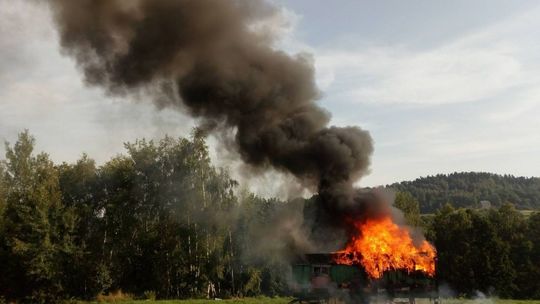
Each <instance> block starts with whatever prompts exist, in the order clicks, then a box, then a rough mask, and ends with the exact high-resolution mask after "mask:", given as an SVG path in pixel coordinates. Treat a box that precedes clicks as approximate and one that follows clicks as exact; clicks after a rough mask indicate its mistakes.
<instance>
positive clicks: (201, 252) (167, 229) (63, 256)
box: [0, 131, 540, 304]
mask: <svg viewBox="0 0 540 304" xmlns="http://www.w3.org/2000/svg"><path fill="white" fill-rule="evenodd" d="M125 147H126V151H127V153H126V154H125V155H119V156H117V157H115V158H113V159H111V160H109V161H108V162H106V163H104V164H103V165H101V166H98V165H96V163H95V162H94V161H93V160H92V159H90V158H89V157H88V156H86V155H83V156H82V157H81V159H79V160H78V161H76V162H75V163H71V164H68V163H63V164H60V165H55V164H53V162H52V161H51V160H50V159H49V157H48V155H47V154H45V153H39V154H35V153H34V139H33V138H32V136H30V134H29V133H28V132H23V133H21V134H20V136H19V138H18V141H17V142H16V143H15V144H14V145H9V144H8V145H7V146H6V158H5V161H1V162H0V273H1V274H2V275H0V299H4V298H5V299H6V301H18V302H20V303H25V302H28V303H51V302H58V301H59V300H60V299H85V300H92V299H96V296H98V295H101V296H100V297H99V298H100V299H102V300H104V299H117V298H131V297H132V298H134V299H141V298H146V299H149V300H153V299H155V298H158V299H164V298H192V297H196V298H214V297H219V298H233V299H234V298H237V297H242V296H250V297H256V296H261V295H266V296H280V295H281V296H282V295H287V294H289V290H288V284H287V274H288V273H289V271H290V269H289V265H288V263H289V262H288V261H289V260H288V259H287V258H286V257H287V254H290V253H291V252H293V251H292V250H291V248H290V246H291V244H293V243H294V242H292V240H291V241H290V242H289V240H287V239H284V238H286V237H294V236H291V235H289V234H288V231H279V229H283V228H281V227H279V226H280V225H276V224H275V223H277V222H279V221H278V220H282V222H284V223H287V225H283V226H288V225H290V224H291V223H296V222H301V221H302V219H301V218H300V219H298V218H293V217H291V216H298V215H299V216H300V217H301V214H302V211H303V212H307V213H309V212H312V211H313V210H312V209H313V208H311V209H310V208H309V206H310V204H311V205H312V204H313V202H314V199H312V200H308V201H307V203H306V202H305V201H303V200H301V199H300V200H296V201H292V202H288V203H285V202H282V201H279V200H277V199H263V198H260V197H257V196H255V195H253V194H251V193H249V192H247V191H240V193H239V194H237V193H238V191H236V190H237V189H236V187H237V183H236V182H235V181H234V180H232V179H231V178H230V177H229V175H228V174H227V172H226V171H224V170H220V169H217V168H215V167H213V166H212V165H211V163H210V158H209V154H208V148H207V146H206V144H205V139H204V137H203V136H202V133H201V132H197V131H195V132H193V135H192V137H191V138H189V139H186V138H180V139H173V138H170V137H166V138H164V139H162V140H160V141H158V142H154V141H146V140H139V141H136V142H135V143H128V144H126V145H125ZM536 182H537V181H536V180H535V179H516V178H513V177H509V176H504V177H499V176H495V175H485V174H464V175H460V174H456V175H450V176H437V177H433V178H428V179H423V180H419V181H415V182H412V183H410V184H407V183H404V184H400V185H397V186H396V188H398V189H400V192H398V193H397V195H396V200H395V206H396V207H397V208H400V209H401V210H403V211H404V214H405V219H406V221H407V222H408V223H409V224H411V225H414V226H422V227H423V228H424V230H425V231H426V235H427V236H428V238H429V239H430V240H431V241H433V242H434V244H435V246H436V248H437V251H438V268H437V269H438V277H439V279H440V280H441V282H445V283H448V284H449V285H450V286H451V287H452V288H453V289H454V290H455V291H456V292H457V293H458V294H468V295H473V294H474V293H475V292H477V291H482V292H484V293H491V294H496V295H498V296H501V297H519V298H540V292H539V290H540V285H539V283H538V280H537V278H538V277H540V266H539V265H540V214H539V213H533V214H530V215H529V216H527V217H526V216H524V215H523V214H522V213H520V212H518V211H517V210H516V209H515V208H514V207H513V206H512V205H510V204H506V203H504V202H505V201H512V202H517V203H518V204H521V205H518V207H519V206H529V207H531V206H536V204H537V203H538V200H536V194H535V193H536V192H535V191H538V187H537V188H534V185H536V184H535V183H536ZM469 183H470V184H469ZM518 184H521V186H519V187H518ZM501 185H504V186H501ZM501 187H502V188H501ZM501 189H502V190H501ZM503 190H504V191H503ZM494 193H495V194H496V196H497V197H498V198H499V200H498V201H497V200H494V199H493V197H495V196H494ZM315 199H316V198H315ZM483 199H489V200H491V201H492V202H493V203H496V205H497V206H499V207H498V208H497V209H491V210H473V209H466V208H461V207H459V206H476V204H477V202H478V201H479V200H483ZM447 202H451V204H446V203H447ZM456 206H457V207H456ZM439 207H441V208H439ZM426 208H427V209H426ZM436 209H438V210H437V211H436V212H435V213H434V214H433V215H431V216H429V217H420V211H421V210H422V211H425V210H436ZM310 210H311V211H310ZM291 211H293V212H291ZM304 217H306V214H304ZM307 217H310V216H309V214H308V215H307ZM287 229H290V227H288V228H287ZM261 235H264V237H261ZM120 291H121V292H120ZM250 301H252V300H248V301H240V300H230V301H226V302H228V303H229V302H234V303H250ZM257 301H258V302H259V303H261V302H262V303H266V302H267V303H281V302H280V301H283V298H280V299H276V300H274V299H269V298H258V299H257ZM190 302H197V303H201V304H202V303H206V302H205V301H189V303H190ZM126 303H129V302H126ZM133 303H135V302H133ZM163 303H167V302H163ZM171 303H172V302H171ZM179 303H188V302H179Z"/></svg>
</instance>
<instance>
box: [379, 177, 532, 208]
mask: <svg viewBox="0 0 540 304" xmlns="http://www.w3.org/2000/svg"><path fill="white" fill-rule="evenodd" d="M388 187H390V188H393V189H395V190H397V191H408V192H410V193H411V194H412V195H413V196H414V197H416V198H417V199H418V201H419V202H420V209H421V212H422V213H432V212H434V211H436V210H437V209H438V208H440V207H441V206H443V205H444V204H446V203H450V204H451V205H453V206H455V207H478V206H479V205H480V201H484V200H485V201H490V202H491V205H492V206H495V207H496V206H500V205H501V204H502V203H505V202H510V203H512V204H514V205H515V206H516V208H518V209H540V178H537V177H533V178H527V177H515V176H512V175H497V174H491V173H477V172H464V173H452V174H449V175H444V174H439V175H435V176H428V177H422V178H418V179H416V180H414V181H407V182H401V183H395V184H392V185H389V186H388Z"/></svg>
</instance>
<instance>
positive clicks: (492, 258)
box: [395, 192, 540, 299]
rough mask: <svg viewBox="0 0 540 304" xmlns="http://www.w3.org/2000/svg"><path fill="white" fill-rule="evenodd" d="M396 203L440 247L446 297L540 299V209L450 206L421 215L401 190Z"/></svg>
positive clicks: (416, 204) (507, 205)
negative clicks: (529, 211)
mask: <svg viewBox="0 0 540 304" xmlns="http://www.w3.org/2000/svg"><path fill="white" fill-rule="evenodd" d="M395 205H396V206H397V207H398V208H400V209H401V210H403V212H404V213H405V218H406V221H407V222H408V223H409V224H411V226H419V227H421V228H422V229H423V231H424V233H425V235H426V237H427V239H428V240H429V241H430V242H432V243H433V244H434V245H435V248H436V249H437V266H436V269H437V281H438V284H439V290H440V293H441V295H442V296H452V297H455V296H465V297H474V296H476V295H477V294H478V293H482V294H485V295H491V296H497V297H501V298H513V299H539V298H540V281H539V280H538V278H540V213H539V212H535V213H532V214H531V215H530V216H526V215H524V214H523V213H521V212H519V210H517V209H516V208H515V207H514V206H513V205H512V204H510V203H505V204H503V205H502V206H500V207H498V208H490V209H478V208H463V207H457V208H456V207H454V206H452V205H451V204H446V205H444V206H443V207H442V208H441V209H439V210H437V211H436V212H435V213H434V214H430V215H421V214H420V203H419V201H418V200H417V199H416V198H415V197H414V196H413V195H411V194H410V193H408V192H400V193H398V194H397V196H396V201H395Z"/></svg>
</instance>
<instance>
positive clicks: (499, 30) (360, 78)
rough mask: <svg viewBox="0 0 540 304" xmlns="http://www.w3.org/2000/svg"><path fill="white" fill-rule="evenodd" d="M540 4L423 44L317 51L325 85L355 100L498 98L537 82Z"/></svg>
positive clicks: (421, 102) (433, 102)
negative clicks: (429, 44) (442, 41)
mask: <svg viewBox="0 0 540 304" xmlns="http://www.w3.org/2000/svg"><path fill="white" fill-rule="evenodd" d="M537 28H540V9H536V10H532V11H529V12H527V13H526V14H524V15H523V14H522V15H519V16H514V17H512V18H509V19H508V20H505V21H502V22H501V23H499V24H497V25H495V26H491V27H486V28H484V29H481V30H478V31H475V32H472V33H469V34H467V35H463V36H462V37H461V38H460V39H458V40H456V41H451V42H447V43H446V44H443V45H439V46H437V47H432V48H430V49H421V48H418V47H416V46H403V45H399V46H396V45H382V46H371V45H363V46H360V47H357V48H353V49H352V50H351V48H350V47H349V49H347V48H346V47H343V46H340V47H338V48H334V49H318V50H315V54H316V56H315V58H316V63H317V70H318V77H319V78H320V79H323V81H322V84H323V86H324V88H325V89H326V90H327V91H329V92H330V93H331V94H337V95H338V97H339V98H341V99H347V100H351V102H358V103H387V104H418V105H437V104H449V103H464V102H471V101H478V100H485V99H491V98H497V97H498V96H499V95H501V94H503V93H505V92H506V91H508V90H514V89H515V90H519V89H521V87H522V86H523V85H529V86H532V85H536V86H537V85H539V84H540V77H539V76H538V75H537V74H538V71H539V70H540V62H539V61H538V60H534V61H532V62H531V61H530V60H529V59H530V57H533V59H534V57H535V54H537V53H538V52H539V51H540V46H539V44H538V42H537V41H538V40H537V32H536V31H535V30H532V29H537Z"/></svg>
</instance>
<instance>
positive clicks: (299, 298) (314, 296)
mask: <svg viewBox="0 0 540 304" xmlns="http://www.w3.org/2000/svg"><path fill="white" fill-rule="evenodd" d="M339 255H341V254H340V253H316V254H305V255H304V256H301V257H299V258H298V259H297V260H296V261H295V262H294V263H293V265H292V277H293V283H292V286H291V288H292V289H293V291H294V295H295V299H294V300H293V302H299V303H320V302H326V303H330V302H334V303H388V302H393V303H403V302H406V303H410V304H413V303H415V301H416V299H418V298H426V299H429V300H430V302H431V301H433V303H438V302H439V299H438V292H437V280H436V278H435V277H434V276H431V275H429V274H427V273H425V272H423V271H420V270H417V271H412V272H409V271H406V270H388V271H385V272H384V273H383V274H382V275H381V276H380V277H378V278H373V277H371V276H369V274H368V272H366V270H365V269H364V268H363V267H362V266H361V265H344V264H339V262H337V261H339V258H340V257H339Z"/></svg>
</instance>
